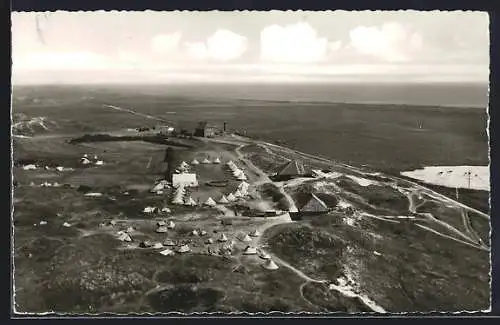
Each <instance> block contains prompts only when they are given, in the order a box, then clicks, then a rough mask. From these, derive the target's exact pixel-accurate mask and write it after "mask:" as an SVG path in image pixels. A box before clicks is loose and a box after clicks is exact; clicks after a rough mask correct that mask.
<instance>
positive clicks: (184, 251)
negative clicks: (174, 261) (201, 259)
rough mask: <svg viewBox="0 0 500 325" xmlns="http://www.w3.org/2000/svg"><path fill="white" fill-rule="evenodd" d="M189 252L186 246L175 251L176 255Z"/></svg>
mask: <svg viewBox="0 0 500 325" xmlns="http://www.w3.org/2000/svg"><path fill="white" fill-rule="evenodd" d="M189 251H191V248H189V246H188V245H182V246H181V247H179V249H178V250H177V252H178V253H187V252H189Z"/></svg>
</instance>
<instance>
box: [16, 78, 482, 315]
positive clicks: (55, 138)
mask: <svg viewBox="0 0 500 325" xmlns="http://www.w3.org/2000/svg"><path fill="white" fill-rule="evenodd" d="M292 108H293V111H291V109H292ZM13 115H14V117H13V133H14V137H13V142H14V165H15V167H14V170H13V174H14V180H15V192H14V212H13V219H12V220H13V227H14V253H15V256H14V264H15V265H14V266H15V270H14V271H15V273H14V275H15V307H16V310H17V311H18V312H30V313H32V312H48V311H54V312H85V313H101V312H114V313H131V312H138V313H140V312H150V313H155V312H175V311H178V312H184V313H186V312H269V311H283V312H301V311H308V312H417V311H462V310H467V311H477V310H485V309H488V308H489V305H490V301H489V300H490V279H489V270H490V261H489V255H490V247H489V246H490V242H489V232H490V225H489V203H488V197H489V192H488V191H478V190H472V189H468V190H461V191H460V195H459V196H458V197H457V196H456V195H455V194H456V193H455V189H450V188H446V187H442V186H437V185H435V186H433V185H426V184H423V183H422V182H419V181H415V180H412V179H410V178H407V177H402V176H399V173H400V172H401V171H405V170H411V169H416V168H423V167H424V166H432V165H437V166H439V165H444V166H452V165H487V164H488V150H487V138H486V131H485V127H486V123H485V120H486V112H485V111H484V110H481V109H478V108H449V107H447V108H444V107H417V106H415V107H411V108H410V107H404V108H400V109H397V108H396V107H395V106H394V105H393V106H391V105H382V104H377V105H368V104H366V105H360V104H356V105H355V104H329V103H288V102H279V101H264V100H262V101H252V100H232V99H231V100H229V99H213V98H212V99H210V98H200V97H195V96H191V97H189V96H186V95H173V94H169V93H168V89H167V90H165V94H163V95H162V94H158V91H153V90H150V93H148V90H147V89H137V90H136V91H135V92H131V91H130V89H129V88H119V87H108V88H106V87H102V88H98V87H88V88H86V87H84V86H75V87H55V86H43V87H42V86H40V87H24V88H19V89H14V95H13ZM204 120H207V121H209V122H210V123H213V124H216V125H219V126H222V124H223V122H227V125H228V132H226V133H224V134H221V135H217V136H215V137H212V138H205V137H191V136H178V135H168V136H157V135H155V134H154V133H155V131H154V130H153V131H147V132H139V131H137V130H136V128H140V127H148V128H152V127H155V126H157V125H171V126H173V127H175V128H176V130H181V129H186V130H189V132H192V131H193V130H194V128H195V126H196V125H197V123H198V122H199V121H204ZM297 121H300V123H298V122H297ZM420 124H422V129H421V128H420V127H419V125H420ZM148 132H149V133H148ZM409 143H410V144H412V145H408V144H409ZM167 148H171V150H172V153H173V154H172V155H173V156H171V157H170V164H171V165H172V166H173V167H174V169H179V170H180V169H182V162H185V163H187V167H186V169H187V170H188V172H189V173H195V174H196V176H197V183H198V184H197V186H194V187H185V188H184V191H185V192H184V193H181V196H182V198H183V201H181V202H175V200H174V198H175V197H176V196H177V195H178V194H176V193H177V192H179V190H178V189H176V188H175V187H174V186H173V184H171V183H170V182H167V183H166V185H165V186H162V187H161V190H158V189H157V190H152V189H153V187H155V188H156V186H157V185H158V184H162V183H160V181H161V180H162V179H163V178H164V176H165V172H166V170H165V167H166V162H165V159H164V158H165V155H166V149H167ZM299 150H300V151H299ZM216 158H218V159H219V160H220V163H218V161H217V162H216V161H215V159H216ZM205 159H208V163H206V162H204V160H205ZM194 160H196V161H198V162H199V164H196V163H192V162H193V161H194ZM289 161H299V162H301V164H303V166H304V169H305V172H304V173H303V174H301V175H299V177H293V178H290V179H285V178H284V179H280V178H278V177H277V176H279V175H275V174H276V173H277V172H278V171H279V170H280V168H281V167H282V166H283V165H284V164H286V163H287V162H289ZM230 162H233V163H234V165H235V166H236V167H237V168H238V169H240V170H241V171H242V172H243V173H244V175H245V180H242V179H238V177H236V176H235V173H234V172H232V171H231V166H230V165H231V164H228V163H230ZM180 175H182V174H181V173H180ZM245 184H246V185H245ZM243 188H246V190H244V189H243ZM237 193H239V194H237ZM233 194H234V195H233ZM312 194H314V197H316V198H318V199H319V201H321V202H322V204H323V205H321V207H323V210H321V208H318V209H320V210H321V212H322V213H311V214H307V213H303V211H305V209H304V207H305V206H307V203H308V202H309V200H311V195H312ZM230 196H232V197H233V198H232V199H230V200H222V201H221V199H222V198H223V197H224V198H228V197H230ZM314 197H313V198H314ZM188 199H192V200H191V203H190V204H185V203H186V202H189V200H188ZM210 199H213V201H215V202H213V204H212V203H211V202H210Z"/></svg>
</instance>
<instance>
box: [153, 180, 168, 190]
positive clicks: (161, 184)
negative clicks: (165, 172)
mask: <svg viewBox="0 0 500 325" xmlns="http://www.w3.org/2000/svg"><path fill="white" fill-rule="evenodd" d="M165 185H167V184H166V182H165V181H161V182H158V184H156V185H155V186H154V187H153V188H152V189H151V192H157V191H161V190H164V189H165Z"/></svg>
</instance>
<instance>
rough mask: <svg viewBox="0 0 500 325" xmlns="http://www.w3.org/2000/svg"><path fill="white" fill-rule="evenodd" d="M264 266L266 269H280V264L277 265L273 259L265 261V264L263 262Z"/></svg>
mask: <svg viewBox="0 0 500 325" xmlns="http://www.w3.org/2000/svg"><path fill="white" fill-rule="evenodd" d="M262 267H263V268H265V269H266V270H277V269H278V265H276V263H274V261H273V260H271V259H269V260H267V261H266V262H264V264H262Z"/></svg>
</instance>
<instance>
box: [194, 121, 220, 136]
mask: <svg viewBox="0 0 500 325" xmlns="http://www.w3.org/2000/svg"><path fill="white" fill-rule="evenodd" d="M216 133H217V128H216V127H215V126H212V125H209V124H208V122H206V121H204V122H200V123H199V124H198V126H197V127H196V129H195V130H194V136H195V137H206V138H210V137H213V136H215V134H216Z"/></svg>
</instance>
